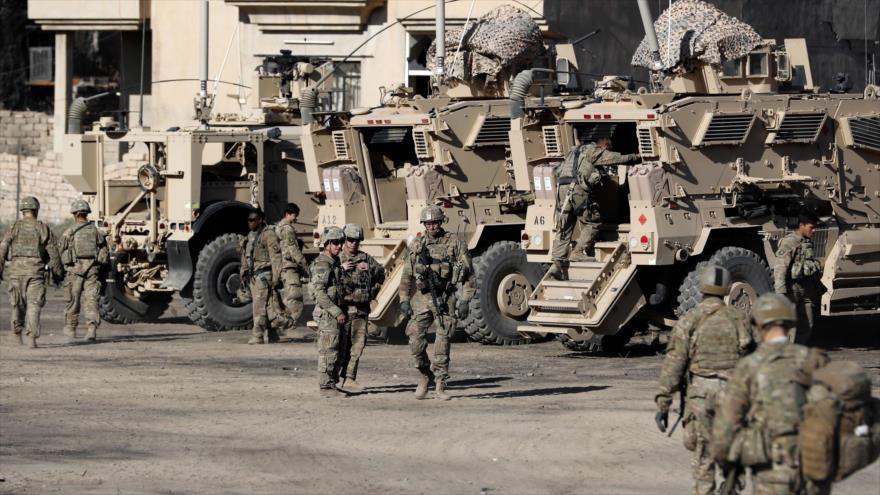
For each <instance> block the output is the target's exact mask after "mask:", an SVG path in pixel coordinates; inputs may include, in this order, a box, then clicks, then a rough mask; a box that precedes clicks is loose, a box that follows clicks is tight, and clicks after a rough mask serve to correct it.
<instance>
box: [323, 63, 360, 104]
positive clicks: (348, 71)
mask: <svg viewBox="0 0 880 495" xmlns="http://www.w3.org/2000/svg"><path fill="white" fill-rule="evenodd" d="M335 69H336V71H335V72H334V74H333V78H332V81H333V87H332V88H330V102H329V103H330V109H331V110H335V111H344V110H350V109H352V108H355V107H357V106H359V105H360V102H361V64H360V62H345V63H340V64H335Z"/></svg>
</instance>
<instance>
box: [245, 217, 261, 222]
mask: <svg viewBox="0 0 880 495" xmlns="http://www.w3.org/2000/svg"><path fill="white" fill-rule="evenodd" d="M247 221H248V223H253V222H259V221H260V219H259V218H248V219H247Z"/></svg>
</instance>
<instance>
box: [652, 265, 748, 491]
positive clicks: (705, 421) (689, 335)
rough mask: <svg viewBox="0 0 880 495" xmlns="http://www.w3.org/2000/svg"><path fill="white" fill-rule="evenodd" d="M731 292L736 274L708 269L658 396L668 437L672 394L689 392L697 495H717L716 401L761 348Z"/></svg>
mask: <svg viewBox="0 0 880 495" xmlns="http://www.w3.org/2000/svg"><path fill="white" fill-rule="evenodd" d="M729 290H730V273H729V272H728V271H727V270H726V269H724V268H722V267H719V266H714V265H709V266H707V267H706V268H704V269H703V271H702V273H701V274H700V291H701V292H702V293H703V300H702V301H701V302H700V303H699V304H697V306H695V307H694V308H693V309H691V310H690V311H688V312H687V313H686V314H685V315H684V316H683V317H682V318H681V319H680V320H678V323H676V325H675V327H674V328H673V329H672V334H671V335H670V337H669V346H668V349H667V351H666V358H665V359H664V360H663V371H662V372H661V373H660V391H659V392H658V393H657V395H656V396H655V401H656V403H657V410H658V411H657V415H656V417H655V421H656V422H657V427H658V428H659V429H660V431H661V432H665V431H666V426H667V425H668V421H669V406H670V404H671V403H672V394H674V393H675V392H676V391H680V390H683V389H685V388H686V391H687V401H686V404H687V407H686V409H684V410H683V413H682V416H683V418H684V419H683V421H684V444H685V448H687V449H688V450H690V451H692V452H693V454H692V458H691V468H692V469H693V475H694V493H696V494H698V495H700V494H712V493H715V462H714V461H713V459H712V457H711V456H710V455H709V439H710V435H711V434H712V418H713V417H714V416H715V404H716V400H717V398H718V395H719V393H720V392H721V390H723V388H724V385H725V384H726V382H727V379H728V377H729V375H730V373H731V372H732V371H733V368H734V366H735V365H736V362H737V361H738V360H739V358H740V357H742V356H744V355H745V354H746V353H748V352H750V351H751V350H752V349H753V347H754V344H755V342H754V338H753V334H752V329H751V325H750V324H749V320H748V317H747V316H746V315H745V314H744V313H743V312H742V311H740V310H739V309H737V308H735V307H732V306H727V305H725V304H724V301H723V300H722V298H723V297H724V296H726V295H727V292H728V291H729ZM681 406H682V407H685V404H681Z"/></svg>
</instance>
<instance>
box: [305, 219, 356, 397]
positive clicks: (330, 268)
mask: <svg viewBox="0 0 880 495" xmlns="http://www.w3.org/2000/svg"><path fill="white" fill-rule="evenodd" d="M344 238H345V235H344V234H343V233H342V229H340V228H339V227H326V228H325V229H324V232H323V234H322V235H321V242H322V243H323V247H324V250H323V251H321V254H319V255H318V257H317V258H315V261H313V262H312V266H311V268H310V269H309V272H310V273H311V279H310V282H309V290H310V291H311V294H312V297H313V298H314V299H315V313H314V316H315V320H316V321H317V322H318V388H319V389H320V391H321V395H323V396H324V397H335V396H339V395H345V394H344V393H343V392H342V391H340V390H339V389H337V388H336V382H338V381H339V369H340V361H339V340H340V334H341V333H342V331H341V329H342V328H343V326H344V325H345V323H346V321H347V320H348V316H347V315H346V312H345V310H343V309H342V307H341V306H342V302H341V300H340V291H341V287H340V284H341V278H342V274H341V268H340V265H339V251H341V250H342V243H343V239H344Z"/></svg>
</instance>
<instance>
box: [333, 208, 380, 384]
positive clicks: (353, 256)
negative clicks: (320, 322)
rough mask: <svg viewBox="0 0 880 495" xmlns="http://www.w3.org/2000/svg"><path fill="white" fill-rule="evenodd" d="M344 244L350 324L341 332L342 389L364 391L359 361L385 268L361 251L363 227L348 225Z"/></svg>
mask: <svg viewBox="0 0 880 495" xmlns="http://www.w3.org/2000/svg"><path fill="white" fill-rule="evenodd" d="M342 233H343V234H344V235H345V245H344V246H343V248H342V253H341V254H340V255H339V261H340V264H341V268H342V281H341V286H342V292H343V297H342V302H343V304H344V305H345V310H346V311H347V313H348V322H347V323H346V324H345V327H344V328H343V330H342V341H343V345H342V356H343V358H342V360H341V363H340V366H339V369H340V370H341V372H342V377H341V378H342V379H343V381H342V387H343V388H345V389H346V390H352V391H354V392H357V391H360V390H363V387H361V385H360V384H359V383H358V382H357V369H358V362H359V361H360V359H361V355H362V354H363V353H364V347H365V346H366V345H367V317H368V316H369V315H370V301H372V300H373V299H375V298H376V296H377V295H378V294H379V289H381V288H382V283H384V282H385V269H384V268H382V265H380V264H379V263H378V262H376V260H375V259H373V257H372V256H370V255H369V254H367V253H365V252H363V251H361V250H360V245H361V241H362V240H364V228H363V227H361V226H360V225H358V224H354V223H349V224H347V225H346V226H345V227H344V228H343V229H342Z"/></svg>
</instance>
